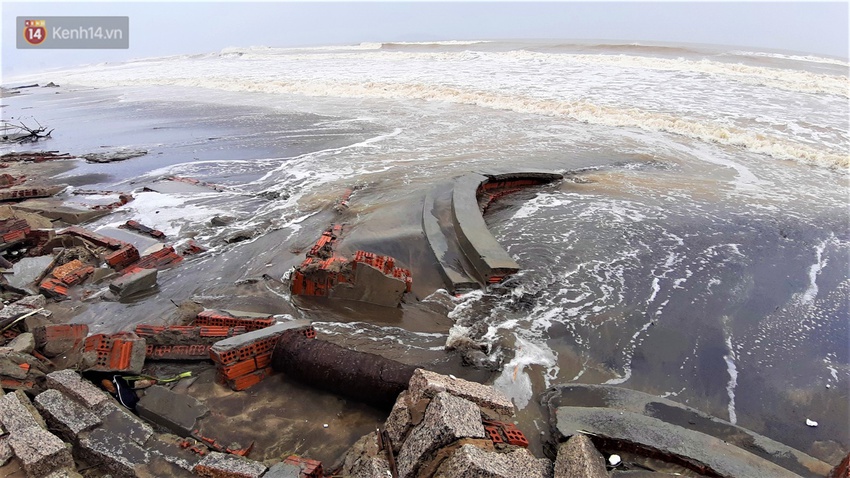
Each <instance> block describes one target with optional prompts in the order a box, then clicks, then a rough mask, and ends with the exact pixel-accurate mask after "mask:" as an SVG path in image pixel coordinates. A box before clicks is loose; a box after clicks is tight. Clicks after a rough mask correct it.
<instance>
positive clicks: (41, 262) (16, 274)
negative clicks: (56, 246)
mask: <svg viewBox="0 0 850 478" xmlns="http://www.w3.org/2000/svg"><path fill="white" fill-rule="evenodd" d="M52 263H53V256H39V257H24V258H23V259H21V260H20V261H18V262H16V263H15V266H14V267H13V268H12V274H10V275H4V277H5V278H6V282H7V283H8V285H9V286H10V287H12V288H14V289H17V290H22V291H25V292H27V293H28V294H36V293H37V291H38V286H37V285H36V284H35V281H36V280H37V279H38V278H39V277H41V276H42V275H43V274H44V273H45V271H46V270H47V268H48V267H50V265H51V264H52Z"/></svg>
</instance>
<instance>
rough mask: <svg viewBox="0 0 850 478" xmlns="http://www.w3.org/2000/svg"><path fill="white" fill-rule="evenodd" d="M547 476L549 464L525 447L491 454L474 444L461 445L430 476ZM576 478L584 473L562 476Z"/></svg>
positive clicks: (480, 477)
mask: <svg viewBox="0 0 850 478" xmlns="http://www.w3.org/2000/svg"><path fill="white" fill-rule="evenodd" d="M468 476H475V477H478V478H548V477H550V476H552V472H551V463H550V462H549V460H546V459H538V458H535V457H534V455H532V454H531V453H530V452H529V451H528V450H526V449H525V448H520V449H517V450H514V451H512V452H510V453H494V452H491V451H486V450H483V449H481V448H478V447H476V446H474V445H463V446H462V447H460V449H459V450H458V451H456V452H455V453H454V454H452V456H451V457H449V459H447V460H446V461H444V462H443V463H442V465H440V468H439V469H438V470H437V473H435V474H434V478H462V477H468ZM565 476H570V477H573V476H575V477H579V476H582V477H583V476H584V475H565Z"/></svg>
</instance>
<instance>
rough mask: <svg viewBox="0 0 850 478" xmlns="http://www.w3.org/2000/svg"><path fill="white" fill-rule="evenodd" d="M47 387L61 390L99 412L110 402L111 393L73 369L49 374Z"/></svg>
mask: <svg viewBox="0 0 850 478" xmlns="http://www.w3.org/2000/svg"><path fill="white" fill-rule="evenodd" d="M47 387H48V388H53V389H56V390H59V391H60V392H62V393H64V394H65V395H67V396H69V397H71V398H72V399H74V400H76V401H77V402H79V403H80V404H81V405H83V406H84V407H86V408H88V409H89V410H94V411H95V412H97V411H98V410H100V409H101V408H102V407H103V406H104V405H105V404H106V403H108V402H109V395H107V394H106V392H104V391H103V390H101V389H99V388H97V387H96V386H94V384H92V383H91V382H89V381H88V380H84V379H83V377H81V376H80V375H79V374H78V373H77V372H74V371H73V370H60V371H58V372H53V373H49V374H47Z"/></svg>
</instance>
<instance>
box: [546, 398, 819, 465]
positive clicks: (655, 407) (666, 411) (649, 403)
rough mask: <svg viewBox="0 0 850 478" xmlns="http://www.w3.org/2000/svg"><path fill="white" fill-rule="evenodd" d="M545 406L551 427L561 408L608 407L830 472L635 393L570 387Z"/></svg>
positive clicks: (746, 433) (780, 461)
mask: <svg viewBox="0 0 850 478" xmlns="http://www.w3.org/2000/svg"><path fill="white" fill-rule="evenodd" d="M541 403H543V404H544V406H547V407H548V408H549V413H550V423H551V421H552V417H554V416H555V411H556V410H557V408H558V407H560V406H587V407H607V408H612V409H618V410H625V411H629V412H632V413H637V414H642V415H645V416H647V417H652V418H656V419H659V420H662V421H664V422H666V423H669V424H671V425H676V426H679V427H682V428H685V429H689V430H693V431H696V432H699V433H704V434H707V435H710V436H713V437H715V438H718V439H720V440H722V441H724V442H726V443H729V444H732V445H735V446H737V447H739V448H741V449H743V450H745V451H747V452H750V453H752V454H754V455H756V456H758V457H760V458H762V459H764V460H767V461H770V462H772V463H775V464H777V465H779V466H781V467H783V468H785V469H787V470H790V471H792V472H794V473H797V474H799V475H802V476H818V477H820V476H824V475H826V474H827V473H828V472H829V469H830V465H828V464H827V463H824V462H822V461H820V460H817V459H815V458H813V457H811V456H809V455H806V454H805V453H803V452H801V451H799V450H796V449H794V448H791V447H789V446H787V445H784V444H782V443H779V442H777V441H775V440H771V439H769V438H767V437H764V436H761V435H759V434H757V433H754V432H753V431H751V430H747V429H745V428H742V427H739V426H736V425H733V424H731V423H729V422H727V421H725V420H721V419H719V418H715V417H712V416H710V415H707V414H705V413H703V412H701V411H699V410H696V409H693V408H690V407H687V406H685V405H682V404H680V403H676V402H674V401H672V400H667V399H664V398H660V397H656V396H654V395H650V394H647V393H643V392H638V391H635V390H629V389H625V388H621V387H614V386H607V385H581V384H570V385H563V386H560V387H555V388H552V389H550V390H548V391H546V392H545V393H544V394H543V395H542V396H541ZM553 425H554V424H553Z"/></svg>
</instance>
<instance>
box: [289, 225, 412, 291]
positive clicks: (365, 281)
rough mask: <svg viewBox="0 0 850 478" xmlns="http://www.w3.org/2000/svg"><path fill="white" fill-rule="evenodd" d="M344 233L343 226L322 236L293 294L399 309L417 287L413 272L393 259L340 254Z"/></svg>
mask: <svg viewBox="0 0 850 478" xmlns="http://www.w3.org/2000/svg"><path fill="white" fill-rule="evenodd" d="M342 232H343V226H342V225H340V224H336V225H333V226H331V227H330V228H329V229H328V230H326V231H325V232H324V233H322V236H321V237H320V238H319V240H318V241H316V243H315V244H314V245H313V246H312V247H311V248H310V250H309V251H308V252H307V258H306V259H304V261H303V262H302V263H301V264H300V265H299V266H298V267H296V268H295V271H294V273H293V274H292V276H291V278H290V281H291V282H290V291H291V292H292V294H294V295H306V296H315V297H331V298H338V299H348V300H356V301H361V302H369V303H372V304H376V305H383V306H387V307H396V306H398V305H399V304H400V303H401V300H402V298H403V296H404V293H405V292H410V291H411V289H412V287H413V278H412V277H411V275H410V271H409V270H408V269H404V268H401V267H396V265H395V259H393V258H392V257H389V256H382V255H379V254H373V253H371V252H366V251H357V252H355V254H354V257H352V258H346V257H342V256H339V255H336V253H335V250H334V249H335V248H336V246H337V244H338V242H339V241H340V239H341V236H342Z"/></svg>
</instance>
